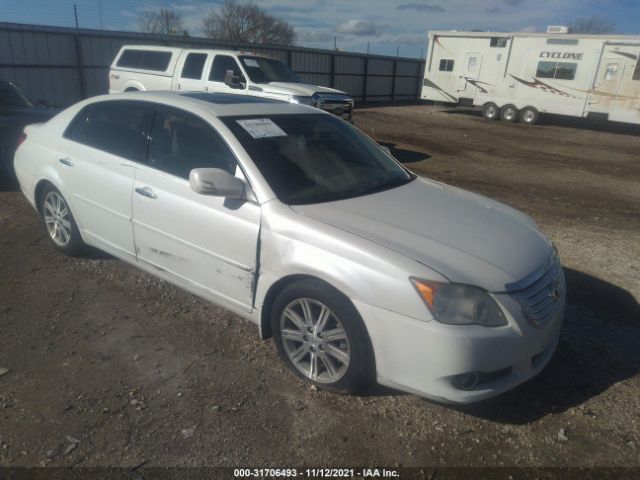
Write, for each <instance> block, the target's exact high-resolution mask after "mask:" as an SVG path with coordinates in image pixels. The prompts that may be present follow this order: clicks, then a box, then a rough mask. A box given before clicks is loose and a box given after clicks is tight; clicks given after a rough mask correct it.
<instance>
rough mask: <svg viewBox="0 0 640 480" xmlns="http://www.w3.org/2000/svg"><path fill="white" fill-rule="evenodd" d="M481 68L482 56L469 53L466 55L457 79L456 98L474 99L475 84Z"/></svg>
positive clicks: (476, 53)
mask: <svg viewBox="0 0 640 480" xmlns="http://www.w3.org/2000/svg"><path fill="white" fill-rule="evenodd" d="M481 67H482V54H481V53H478V52H469V53H467V54H466V56H465V59H464V64H463V66H462V71H461V72H460V77H459V78H458V96H459V97H468V98H474V97H475V96H476V90H477V89H478V88H477V83H476V82H475V80H478V78H480V68H481Z"/></svg>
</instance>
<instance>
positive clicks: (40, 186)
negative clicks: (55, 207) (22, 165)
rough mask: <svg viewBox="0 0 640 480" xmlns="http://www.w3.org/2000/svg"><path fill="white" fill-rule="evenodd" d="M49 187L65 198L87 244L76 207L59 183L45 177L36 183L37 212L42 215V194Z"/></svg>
mask: <svg viewBox="0 0 640 480" xmlns="http://www.w3.org/2000/svg"><path fill="white" fill-rule="evenodd" d="M47 185H52V186H53V187H54V188H56V189H57V190H58V191H59V192H60V193H61V194H62V196H63V197H64V200H65V202H66V203H67V206H68V207H69V210H71V215H73V219H74V221H75V222H76V225H77V226H78V231H79V232H80V237H81V238H82V241H83V242H85V243H87V241H86V239H85V236H84V233H83V230H82V224H81V222H80V219H79V218H78V215H76V210H75V206H74V205H73V203H72V202H70V201H69V198H68V197H67V196H66V195H65V194H64V192H63V191H62V189H61V188H60V186H59V185H57V183H56V182H55V181H53V180H52V179H50V178H47V177H44V178H41V179H40V180H38V181H37V182H36V185H35V187H34V190H33V202H34V204H35V207H36V211H37V212H38V213H39V214H41V213H42V211H41V207H40V204H41V203H42V202H41V200H42V194H43V192H44V189H45V188H46V187H47Z"/></svg>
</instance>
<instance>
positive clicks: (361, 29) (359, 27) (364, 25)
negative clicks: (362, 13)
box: [336, 19, 382, 35]
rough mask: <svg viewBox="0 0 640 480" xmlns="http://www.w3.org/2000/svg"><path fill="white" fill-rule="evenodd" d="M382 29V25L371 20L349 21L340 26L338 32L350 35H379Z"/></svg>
mask: <svg viewBox="0 0 640 480" xmlns="http://www.w3.org/2000/svg"><path fill="white" fill-rule="evenodd" d="M381 29H382V26H381V25H376V24H375V23H373V22H371V21H369V20H355V19H353V20H347V21H346V22H344V23H343V24H341V25H338V28H336V31H337V32H339V33H346V34H348V35H379V34H380V31H381Z"/></svg>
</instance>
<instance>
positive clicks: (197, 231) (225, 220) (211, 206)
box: [133, 107, 261, 312]
mask: <svg viewBox="0 0 640 480" xmlns="http://www.w3.org/2000/svg"><path fill="white" fill-rule="evenodd" d="M150 137H151V140H150V143H149V154H148V161H147V164H146V165H139V166H138V167H137V168H136V172H135V184H134V194H133V230H134V234H135V244H136V252H137V258H138V261H140V262H144V263H146V264H147V265H149V266H152V267H154V268H156V269H157V270H158V271H160V272H162V274H163V276H166V277H168V279H169V280H171V281H173V282H174V283H176V284H178V285H181V286H183V287H184V288H186V289H189V290H191V291H194V293H197V294H199V295H201V296H203V297H205V298H208V299H210V300H211V301H213V302H214V303H218V304H222V305H224V306H228V307H231V308H235V309H236V310H240V311H242V312H251V309H252V299H253V281H254V274H255V268H256V255H257V245H258V232H259V228H260V214H261V210H260V206H259V205H257V204H254V203H251V202H247V201H235V200H234V201H230V200H226V199H224V198H222V197H213V196H208V195H200V194H197V193H195V192H194V191H193V190H191V188H190V186H189V180H188V178H189V173H190V171H191V170H192V169H193V168H202V167H211V168H221V169H224V170H226V171H228V172H230V173H233V174H236V175H237V176H242V174H241V171H240V169H239V167H238V165H237V162H236V159H235V157H234V155H233V153H232V152H231V151H230V150H229V148H228V147H227V145H226V143H225V142H224V141H223V140H222V138H221V137H220V135H219V134H218V133H217V132H216V131H215V130H214V129H213V127H212V126H211V125H209V124H208V123H207V122H205V121H204V120H203V119H202V118H200V117H198V116H195V115H193V114H191V113H188V112H185V111H183V110H179V109H175V108H170V107H158V109H157V113H156V115H155V118H154V121H153V126H152V128H151V134H150Z"/></svg>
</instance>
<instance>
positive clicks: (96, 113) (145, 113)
mask: <svg viewBox="0 0 640 480" xmlns="http://www.w3.org/2000/svg"><path fill="white" fill-rule="evenodd" d="M151 111H152V110H151V108H149V107H148V106H147V105H145V104H144V103H140V102H129V101H123V102H119V101H107V102H101V103H95V104H93V105H92V106H91V108H90V110H89V114H88V116H87V121H86V126H85V129H84V140H83V141H82V143H84V144H85V145H88V146H90V147H93V148H97V149H98V150H103V151H105V152H108V153H111V154H113V155H117V156H119V157H123V158H127V159H129V160H135V161H137V162H144V159H145V153H146V147H147V131H148V127H149V120H150V116H151V115H150V113H151Z"/></svg>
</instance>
